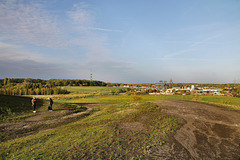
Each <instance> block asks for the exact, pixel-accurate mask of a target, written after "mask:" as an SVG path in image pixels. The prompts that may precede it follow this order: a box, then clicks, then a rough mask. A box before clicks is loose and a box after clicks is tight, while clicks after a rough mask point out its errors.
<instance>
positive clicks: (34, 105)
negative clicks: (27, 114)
mask: <svg viewBox="0 0 240 160" xmlns="http://www.w3.org/2000/svg"><path fill="white" fill-rule="evenodd" d="M36 104H37V100H36V98H35V97H33V99H32V109H33V113H36V110H35V109H36Z"/></svg>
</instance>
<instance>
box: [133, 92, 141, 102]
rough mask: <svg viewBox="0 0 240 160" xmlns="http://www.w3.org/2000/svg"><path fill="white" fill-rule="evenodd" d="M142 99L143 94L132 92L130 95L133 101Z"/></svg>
mask: <svg viewBox="0 0 240 160" xmlns="http://www.w3.org/2000/svg"><path fill="white" fill-rule="evenodd" d="M141 100H142V96H140V95H136V94H132V95H131V97H130V101H131V102H136V101H141Z"/></svg>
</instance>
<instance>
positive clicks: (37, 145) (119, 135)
mask: <svg viewBox="0 0 240 160" xmlns="http://www.w3.org/2000/svg"><path fill="white" fill-rule="evenodd" d="M67 89H68V90H69V91H71V92H72V93H71V94H68V95H52V96H51V97H52V98H53V99H54V108H55V109H57V108H61V109H65V110H68V109H69V106H68V105H72V104H71V103H79V104H84V103H85V104H84V105H86V106H88V107H91V108H92V112H91V113H89V114H88V115H87V116H85V117H84V118H79V119H77V120H76V119H74V121H72V122H70V123H67V124H63V125H59V126H58V127H54V128H48V129H47V130H46V129H44V128H43V129H42V130H40V131H39V132H34V134H30V135H28V136H24V137H21V138H15V139H11V140H8V141H5V142H1V149H0V157H1V158H0V159H146V158H147V156H148V154H149V153H151V151H152V148H154V147H155V146H159V145H163V144H164V143H165V141H166V139H167V137H168V136H169V135H171V134H172V133H174V132H175V131H176V130H177V129H178V128H179V126H180V122H179V121H178V119H176V118H174V117H171V116H167V115H165V114H163V113H162V111H161V109H159V108H158V107H157V106H156V105H154V104H151V103H149V102H148V101H158V100H188V101H200V102H206V103H212V104H217V105H222V106H223V107H224V108H226V109H231V110H238V111H240V99H239V98H233V97H214V96H191V95H189V96H163V95H161V96H150V95H139V96H140V97H141V99H140V100H139V101H133V102H130V99H131V95H128V94H127V93H126V94H121V93H119V94H118V95H116V94H115V93H116V92H117V93H118V91H117V90H116V88H107V87H67ZM113 92H114V95H113V94H112V93H113ZM109 93H110V94H109ZM31 97H32V96H29V97H16V96H3V95H0V100H1V101H0V107H1V122H2V123H3V124H6V123H9V124H11V122H12V121H21V120H23V119H25V118H26V117H31V116H35V115H34V114H33V113H32V107H31ZM36 97H37V99H38V107H37V111H42V112H43V111H46V108H47V106H48V101H47V96H41V95H39V96H36ZM90 103H91V105H89V104H90ZM92 103H102V104H98V105H97V104H92ZM67 104H68V105H67ZM58 118H59V117H58ZM60 118H61V117H60Z"/></svg>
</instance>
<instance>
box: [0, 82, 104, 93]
mask: <svg viewBox="0 0 240 160" xmlns="http://www.w3.org/2000/svg"><path fill="white" fill-rule="evenodd" d="M106 85H107V84H106V83H105V82H102V81H91V80H79V79H71V80H70V79H49V80H42V79H31V78H26V79H23V78H4V79H0V94H4V95H53V94H67V93H68V91H67V90H65V89H63V88H62V87H61V86H106Z"/></svg>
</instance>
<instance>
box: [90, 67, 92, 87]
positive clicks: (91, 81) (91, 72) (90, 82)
mask: <svg viewBox="0 0 240 160" xmlns="http://www.w3.org/2000/svg"><path fill="white" fill-rule="evenodd" d="M90 86H92V69H91V73H90Z"/></svg>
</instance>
